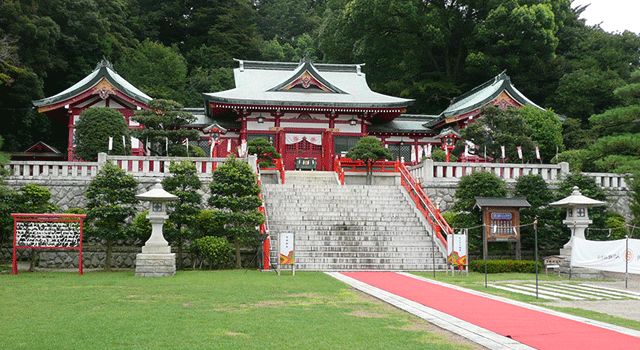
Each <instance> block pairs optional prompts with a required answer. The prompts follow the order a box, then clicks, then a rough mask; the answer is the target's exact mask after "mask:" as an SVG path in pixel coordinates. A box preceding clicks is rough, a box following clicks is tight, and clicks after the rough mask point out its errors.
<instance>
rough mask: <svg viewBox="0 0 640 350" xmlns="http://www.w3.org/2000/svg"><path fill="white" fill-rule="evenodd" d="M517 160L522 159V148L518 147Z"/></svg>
mask: <svg viewBox="0 0 640 350" xmlns="http://www.w3.org/2000/svg"><path fill="white" fill-rule="evenodd" d="M518 158H520V159H522V147H520V146H518Z"/></svg>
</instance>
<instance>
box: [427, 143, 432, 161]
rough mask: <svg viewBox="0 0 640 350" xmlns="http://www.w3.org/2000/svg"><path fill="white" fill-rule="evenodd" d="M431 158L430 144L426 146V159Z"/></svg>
mask: <svg viewBox="0 0 640 350" xmlns="http://www.w3.org/2000/svg"><path fill="white" fill-rule="evenodd" d="M428 157H431V144H428V145H427V158H428Z"/></svg>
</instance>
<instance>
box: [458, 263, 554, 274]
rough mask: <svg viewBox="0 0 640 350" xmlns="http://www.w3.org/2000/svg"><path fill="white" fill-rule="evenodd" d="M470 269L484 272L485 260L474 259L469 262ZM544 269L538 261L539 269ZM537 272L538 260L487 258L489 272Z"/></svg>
mask: <svg viewBox="0 0 640 350" xmlns="http://www.w3.org/2000/svg"><path fill="white" fill-rule="evenodd" d="M469 270H471V271H474V272H480V273H484V260H473V261H471V262H470V263H469ZM541 270H542V263H540V262H538V271H541ZM508 272H519V273H535V272H536V262H535V261H532V260H487V273H508Z"/></svg>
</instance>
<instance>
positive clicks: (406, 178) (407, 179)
mask: <svg viewBox="0 0 640 350" xmlns="http://www.w3.org/2000/svg"><path fill="white" fill-rule="evenodd" d="M399 170H400V177H401V183H402V186H403V187H404V188H405V189H406V190H407V192H409V195H410V196H411V198H413V200H414V202H415V203H416V206H417V207H418V210H420V212H421V213H422V215H424V217H425V218H426V219H427V221H428V222H429V224H430V225H431V227H432V228H433V230H434V231H435V233H436V237H438V239H439V240H440V241H442V243H443V244H444V246H445V247H446V246H447V239H446V238H445V237H444V236H443V235H442V233H443V232H444V233H445V234H453V229H452V228H451V226H449V223H447V220H445V219H444V217H443V216H442V214H441V213H440V209H438V208H436V206H435V205H433V202H432V201H431V199H429V197H428V196H427V194H426V193H424V191H423V190H422V187H420V185H419V184H418V183H417V182H416V180H415V179H414V178H413V176H412V175H411V173H410V172H409V170H407V168H406V167H405V165H404V164H400V166H399Z"/></svg>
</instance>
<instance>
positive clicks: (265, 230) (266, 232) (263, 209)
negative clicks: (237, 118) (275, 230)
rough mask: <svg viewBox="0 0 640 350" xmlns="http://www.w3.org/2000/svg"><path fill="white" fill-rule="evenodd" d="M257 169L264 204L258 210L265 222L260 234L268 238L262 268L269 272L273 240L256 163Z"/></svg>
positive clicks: (263, 248) (263, 244) (264, 246)
mask: <svg viewBox="0 0 640 350" xmlns="http://www.w3.org/2000/svg"><path fill="white" fill-rule="evenodd" d="M256 169H257V172H258V173H257V179H258V181H257V182H258V187H260V193H259V194H258V197H260V199H262V204H261V205H260V207H259V208H258V211H259V212H261V213H262V215H264V222H263V223H262V224H260V234H263V235H267V238H266V239H265V240H264V241H262V257H263V262H262V264H263V265H262V266H263V269H264V270H269V252H270V250H271V239H270V238H269V227H268V223H267V222H268V221H267V208H266V207H265V205H264V198H263V197H262V180H261V176H260V167H259V166H258V162H257V161H256Z"/></svg>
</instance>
